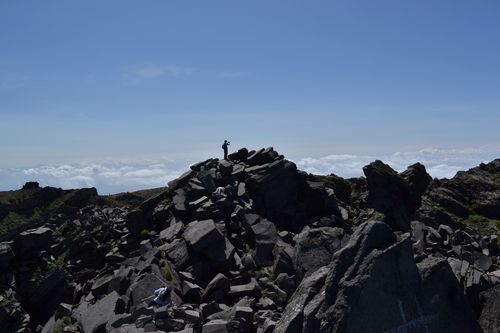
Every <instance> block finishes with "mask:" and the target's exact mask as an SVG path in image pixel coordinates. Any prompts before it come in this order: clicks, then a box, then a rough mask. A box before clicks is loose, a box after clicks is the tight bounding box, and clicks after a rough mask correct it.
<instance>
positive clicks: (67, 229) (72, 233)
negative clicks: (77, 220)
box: [54, 221, 81, 239]
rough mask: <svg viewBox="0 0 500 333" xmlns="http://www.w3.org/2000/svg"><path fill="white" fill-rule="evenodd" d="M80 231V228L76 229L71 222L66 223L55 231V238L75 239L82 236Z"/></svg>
mask: <svg viewBox="0 0 500 333" xmlns="http://www.w3.org/2000/svg"><path fill="white" fill-rule="evenodd" d="M80 231H81V230H80V228H79V227H74V226H73V225H71V223H70V222H69V221H66V222H64V223H63V224H61V225H60V226H59V227H58V228H57V229H56V230H55V231H54V236H55V237H57V238H59V239H63V238H67V237H70V238H74V237H76V236H78V235H79V234H80Z"/></svg>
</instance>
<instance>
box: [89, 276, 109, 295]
mask: <svg viewBox="0 0 500 333" xmlns="http://www.w3.org/2000/svg"><path fill="white" fill-rule="evenodd" d="M112 279H113V276H112V275H106V276H103V277H100V278H99V279H97V281H96V282H94V284H93V285H92V287H91V291H92V294H93V295H94V296H96V297H99V296H101V295H103V294H105V293H106V292H107V290H108V287H109V283H110V282H111V280H112Z"/></svg>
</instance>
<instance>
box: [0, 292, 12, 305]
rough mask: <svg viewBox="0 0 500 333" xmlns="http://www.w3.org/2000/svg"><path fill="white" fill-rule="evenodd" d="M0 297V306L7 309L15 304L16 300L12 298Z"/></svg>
mask: <svg viewBox="0 0 500 333" xmlns="http://www.w3.org/2000/svg"><path fill="white" fill-rule="evenodd" d="M1 296H2V300H1V301H0V306H6V307H9V306H12V305H13V304H14V303H16V299H15V298H14V297H11V296H7V295H1Z"/></svg>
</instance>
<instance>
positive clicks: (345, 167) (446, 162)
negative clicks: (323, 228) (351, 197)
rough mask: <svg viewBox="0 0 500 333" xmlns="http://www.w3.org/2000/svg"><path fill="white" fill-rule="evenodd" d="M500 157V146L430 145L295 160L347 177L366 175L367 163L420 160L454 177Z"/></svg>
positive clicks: (433, 171) (435, 173)
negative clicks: (401, 150) (448, 147)
mask: <svg viewBox="0 0 500 333" xmlns="http://www.w3.org/2000/svg"><path fill="white" fill-rule="evenodd" d="M495 158H500V148H479V149H472V148H465V149H437V148H426V149H421V150H418V151H412V152H396V153H393V154H388V155H328V156H324V157H320V158H310V157H308V158H303V159H300V160H298V161H295V162H296V164H297V167H298V168H299V169H301V170H304V171H306V172H309V173H313V174H318V175H327V174H331V173H334V174H336V175H338V176H342V177H345V178H349V177H359V176H361V175H363V170H362V168H363V166H365V165H367V164H368V163H370V162H372V161H374V160H377V159H378V160H382V161H384V162H385V163H387V164H389V165H390V166H391V167H392V168H393V169H395V170H396V171H399V172H401V171H404V170H405V169H406V168H407V167H408V166H409V165H411V164H414V163H417V162H420V163H422V164H423V165H425V167H426V169H427V172H428V173H429V174H430V175H431V176H432V177H435V178H451V177H453V176H454V175H455V174H456V172H457V171H461V170H468V169H470V168H472V167H475V166H477V165H479V164H480V163H482V162H490V161H492V160H493V159H495Z"/></svg>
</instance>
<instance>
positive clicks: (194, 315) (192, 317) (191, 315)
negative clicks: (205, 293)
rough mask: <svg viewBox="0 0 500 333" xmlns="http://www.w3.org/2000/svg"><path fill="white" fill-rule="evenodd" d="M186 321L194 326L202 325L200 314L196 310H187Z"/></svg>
mask: <svg viewBox="0 0 500 333" xmlns="http://www.w3.org/2000/svg"><path fill="white" fill-rule="evenodd" d="M185 316H186V321H187V322H189V323H192V324H194V325H199V324H200V323H201V315H200V312H198V311H195V310H186V314H185Z"/></svg>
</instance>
